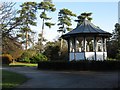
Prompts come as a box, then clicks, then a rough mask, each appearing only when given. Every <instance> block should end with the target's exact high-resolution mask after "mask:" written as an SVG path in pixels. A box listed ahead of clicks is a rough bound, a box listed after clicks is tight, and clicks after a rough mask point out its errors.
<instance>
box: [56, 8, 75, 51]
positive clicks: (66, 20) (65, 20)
mask: <svg viewBox="0 0 120 90" xmlns="http://www.w3.org/2000/svg"><path fill="white" fill-rule="evenodd" d="M71 16H73V17H76V14H74V13H73V12H72V11H70V10H68V9H65V8H63V9H61V10H60V11H59V13H58V22H59V23H58V26H59V30H58V32H61V33H62V35H63V33H65V32H66V30H67V31H70V30H72V29H71V28H70V27H69V26H71V25H72V23H71ZM62 43H63V40H62V39H61V49H62Z"/></svg>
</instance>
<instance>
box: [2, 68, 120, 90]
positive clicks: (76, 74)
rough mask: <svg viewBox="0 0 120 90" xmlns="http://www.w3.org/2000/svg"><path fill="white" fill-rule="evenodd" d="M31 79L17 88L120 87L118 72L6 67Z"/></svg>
mask: <svg viewBox="0 0 120 90" xmlns="http://www.w3.org/2000/svg"><path fill="white" fill-rule="evenodd" d="M2 69H5V70H9V71H13V72H17V73H21V74H23V75H25V76H27V77H28V78H29V80H28V81H27V82H25V83H23V84H22V85H20V86H19V87H17V88H118V86H119V87H120V82H119V81H120V78H119V76H118V75H119V74H118V72H117V71H116V72H94V71H45V70H37V67H4V68H2Z"/></svg>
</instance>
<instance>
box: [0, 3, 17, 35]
mask: <svg viewBox="0 0 120 90" xmlns="http://www.w3.org/2000/svg"><path fill="white" fill-rule="evenodd" d="M14 5H15V3H13V2H2V3H0V31H2V36H3V37H4V36H6V35H7V36H8V35H10V33H11V31H12V30H13V29H14V28H15V27H16V24H15V22H14V21H15V20H14V17H15V16H16V10H14Z"/></svg>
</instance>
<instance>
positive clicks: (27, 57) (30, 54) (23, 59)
mask: <svg viewBox="0 0 120 90" xmlns="http://www.w3.org/2000/svg"><path fill="white" fill-rule="evenodd" d="M34 55H36V51H34V50H27V51H24V52H23V53H22V55H21V57H20V58H19V59H18V60H17V61H21V62H30V58H32V57H33V56H34Z"/></svg>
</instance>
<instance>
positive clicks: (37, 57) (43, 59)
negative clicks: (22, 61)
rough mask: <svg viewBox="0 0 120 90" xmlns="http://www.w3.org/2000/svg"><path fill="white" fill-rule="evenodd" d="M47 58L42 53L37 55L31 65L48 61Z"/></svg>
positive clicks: (32, 59)
mask: <svg viewBox="0 0 120 90" xmlns="http://www.w3.org/2000/svg"><path fill="white" fill-rule="evenodd" d="M47 60H48V59H47V57H46V56H45V55H43V54H41V53H38V54H36V55H35V56H33V57H32V58H31V60H30V62H31V63H38V62H39V61H47Z"/></svg>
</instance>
